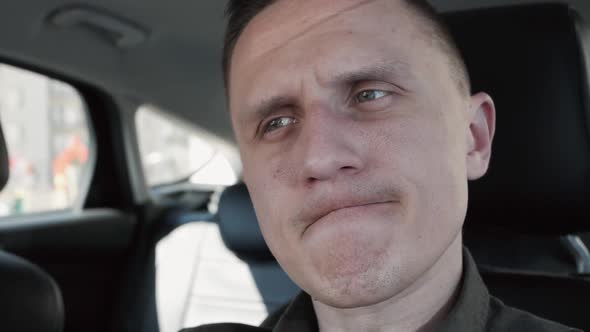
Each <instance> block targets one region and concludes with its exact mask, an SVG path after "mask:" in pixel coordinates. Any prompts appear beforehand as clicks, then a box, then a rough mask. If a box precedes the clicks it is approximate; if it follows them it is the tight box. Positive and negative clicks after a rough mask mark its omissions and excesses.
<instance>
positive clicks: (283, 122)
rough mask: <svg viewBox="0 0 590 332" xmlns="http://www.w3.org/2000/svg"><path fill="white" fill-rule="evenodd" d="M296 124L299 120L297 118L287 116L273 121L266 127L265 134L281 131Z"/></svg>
mask: <svg viewBox="0 0 590 332" xmlns="http://www.w3.org/2000/svg"><path fill="white" fill-rule="evenodd" d="M294 123H297V120H296V119H295V118H292V117H287V116H283V117H280V118H275V119H272V120H270V121H269V122H268V123H267V124H266V125H265V126H264V128H263V134H268V133H271V132H273V131H275V130H278V129H281V128H283V127H286V126H288V125H291V124H294Z"/></svg>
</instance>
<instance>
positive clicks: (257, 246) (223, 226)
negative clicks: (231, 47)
mask: <svg viewBox="0 0 590 332" xmlns="http://www.w3.org/2000/svg"><path fill="white" fill-rule="evenodd" d="M218 218H219V230H220V232H221V237H222V238H223V241H224V242H225V245H226V246H227V247H228V248H229V249H231V250H233V251H234V252H235V253H237V254H239V255H245V256H249V257H253V258H259V259H266V258H270V257H272V256H271V255H270V251H269V250H268V247H267V246H266V242H264V238H263V237H262V233H261V232H260V227H259V226H258V219H257V218H256V214H255V212H254V207H253V206H252V201H251V200H250V195H249V194H248V189H247V188H246V185H244V184H243V183H240V184H237V185H234V186H231V187H228V188H226V189H225V190H224V191H223V193H222V194H221V197H220V198H219V209H218Z"/></svg>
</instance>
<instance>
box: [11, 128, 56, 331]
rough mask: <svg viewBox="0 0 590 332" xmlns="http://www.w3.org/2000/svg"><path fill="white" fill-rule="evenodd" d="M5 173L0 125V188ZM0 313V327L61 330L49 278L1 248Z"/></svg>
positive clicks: (54, 290) (22, 329) (53, 287)
mask: <svg viewBox="0 0 590 332" xmlns="http://www.w3.org/2000/svg"><path fill="white" fill-rule="evenodd" d="M8 175H9V162H8V151H7V147H6V142H5V141H4V135H3V134H2V129H1V128H0V189H1V188H3V187H4V186H5V185H6V183H7V182H8ZM0 313H1V317H2V318H1V319H0V331H10V332H39V331H43V332H61V331H63V327H64V306H63V300H62V297H61V292H60V290H59V287H58V286H57V284H56V283H55V281H54V280H53V278H51V276H49V275H48V274H47V273H45V272H44V271H43V270H41V269H40V268H39V267H37V266H36V265H34V264H33V263H31V262H28V261H27V260H25V259H23V258H20V257H17V256H15V255H12V254H10V253H7V252H4V251H1V250H0Z"/></svg>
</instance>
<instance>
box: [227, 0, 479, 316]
mask: <svg viewBox="0 0 590 332" xmlns="http://www.w3.org/2000/svg"><path fill="white" fill-rule="evenodd" d="M422 24H423V23H422V22H421V21H420V19H418V18H417V17H416V15H415V14H413V13H411V12H410V11H409V10H408V9H407V8H406V7H405V5H404V4H403V3H402V2H401V1H392V0H380V1H379V0H378V1H359V0H339V1H327V0H326V1H318V0H305V1H303V0H297V1H288V0H283V1H278V2H277V3H275V4H273V5H271V6H270V7H269V8H267V9H265V10H264V11H263V12H262V13H260V14H259V15H258V16H256V17H255V18H254V20H253V21H252V22H251V23H250V24H249V25H248V27H247V28H246V30H245V31H244V32H243V34H242V36H241V37H240V39H239V40H238V43H237V45H236V48H235V51H234V55H233V59H232V63H231V74H230V81H229V83H230V91H229V95H230V111H231V118H232V124H233V126H234V130H235V133H236V138H237V141H238V144H239V146H240V151H241V157H242V162H243V167H244V179H245V181H246V184H247V186H248V189H249V191H250V194H251V196H252V200H253V202H254V206H255V209H256V214H257V216H258V219H259V222H260V226H261V229H262V232H263V234H264V237H265V239H266V242H267V243H268V245H269V247H270V249H271V251H272V252H273V254H274V255H275V257H276V258H277V260H278V262H279V263H280V264H281V266H282V267H283V268H284V270H285V271H286V272H287V273H288V274H289V276H290V277H291V278H292V279H293V280H294V281H295V282H296V283H297V284H298V285H299V286H300V287H301V288H303V289H304V290H306V291H307V292H308V293H310V294H311V295H312V296H313V297H314V298H316V299H318V300H320V301H322V302H324V303H328V304H331V305H334V306H338V307H353V306H362V305H369V304H372V303H376V302H380V301H383V300H384V299H387V298H390V297H392V296H393V295H395V294H398V293H399V292H400V291H401V290H403V289H406V288H407V287H409V286H410V285H411V284H412V283H413V282H414V281H415V280H417V279H418V278H419V276H421V275H423V274H424V273H425V272H426V271H427V270H428V269H429V268H430V267H431V266H433V264H434V263H435V262H436V261H437V260H438V259H439V258H440V257H441V255H442V254H443V253H444V252H445V250H446V249H447V248H448V247H449V246H450V245H451V243H457V241H459V243H460V233H461V227H462V223H463V219H464V217H465V211H466V206H467V179H468V178H469V177H477V176H480V175H481V174H483V172H485V167H487V162H484V163H483V164H485V165H483V166H481V164H482V163H481V162H480V163H479V164H477V165H475V166H474V165H473V163H471V162H470V155H471V154H470V153H471V152H470V149H471V148H473V146H474V143H473V138H472V136H473V135H472V131H471V130H470V126H471V122H470V121H471V114H472V113H473V112H471V111H470V109H472V108H473V106H472V102H473V100H472V99H471V98H470V97H469V96H468V95H467V94H466V93H462V92H461V91H460V89H458V84H457V82H456V81H455V80H456V79H455V77H456V76H455V75H453V74H452V73H451V71H452V69H451V67H450V65H449V59H448V57H447V56H446V55H445V54H444V53H443V52H442V51H441V50H440V48H439V46H438V45H437V44H436V42H434V41H433V40H431V39H430V37H428V36H427V34H426V33H425V32H424V31H423V30H422V28H421V25H422ZM484 166H485V167H484Z"/></svg>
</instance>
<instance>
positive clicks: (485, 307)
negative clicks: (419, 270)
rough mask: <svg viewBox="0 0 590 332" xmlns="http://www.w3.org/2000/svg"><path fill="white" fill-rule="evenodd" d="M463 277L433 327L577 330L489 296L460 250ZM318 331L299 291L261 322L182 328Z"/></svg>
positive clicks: (499, 331) (481, 331)
mask: <svg viewBox="0 0 590 332" xmlns="http://www.w3.org/2000/svg"><path fill="white" fill-rule="evenodd" d="M463 258H464V259H463V261H464V266H463V278H462V285H461V289H460V291H459V294H458V297H457V301H456V303H455V305H454V306H453V308H452V309H451V312H450V313H449V314H448V315H447V317H446V318H445V319H444V320H443V321H442V322H441V324H440V325H439V326H438V327H437V329H436V331H440V332H451V331H469V332H523V331H527V332H528V331H534V332H565V331H579V330H577V329H574V328H570V327H567V326H564V325H561V324H558V323H556V322H552V321H549V320H546V319H543V318H540V317H537V316H534V315H533V314H530V313H527V312H524V311H521V310H518V309H515V308H512V307H509V306H506V305H504V304H503V303H502V302H501V301H500V300H498V299H497V298H495V297H493V296H490V294H489V293H488V290H487V288H486V286H485V285H484V283H483V281H482V279H481V277H480V275H479V272H478V271H477V267H476V265H475V262H474V261H473V258H472V257H471V255H470V254H469V252H468V251H467V250H464V254H463ZM199 331H205V332H317V331H318V322H317V317H316V314H315V311H314V309H313V304H312V301H311V297H310V296H309V295H307V294H305V293H300V294H299V295H298V296H297V297H295V299H293V301H291V303H290V304H289V305H287V306H286V307H285V308H284V309H282V310H279V312H277V313H274V314H272V315H271V316H269V317H268V318H267V319H266V320H265V321H264V322H263V323H262V325H261V326H259V327H254V326H248V325H243V324H234V323H223V324H210V325H203V326H200V327H196V328H192V329H185V330H183V331H182V332H199Z"/></svg>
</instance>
